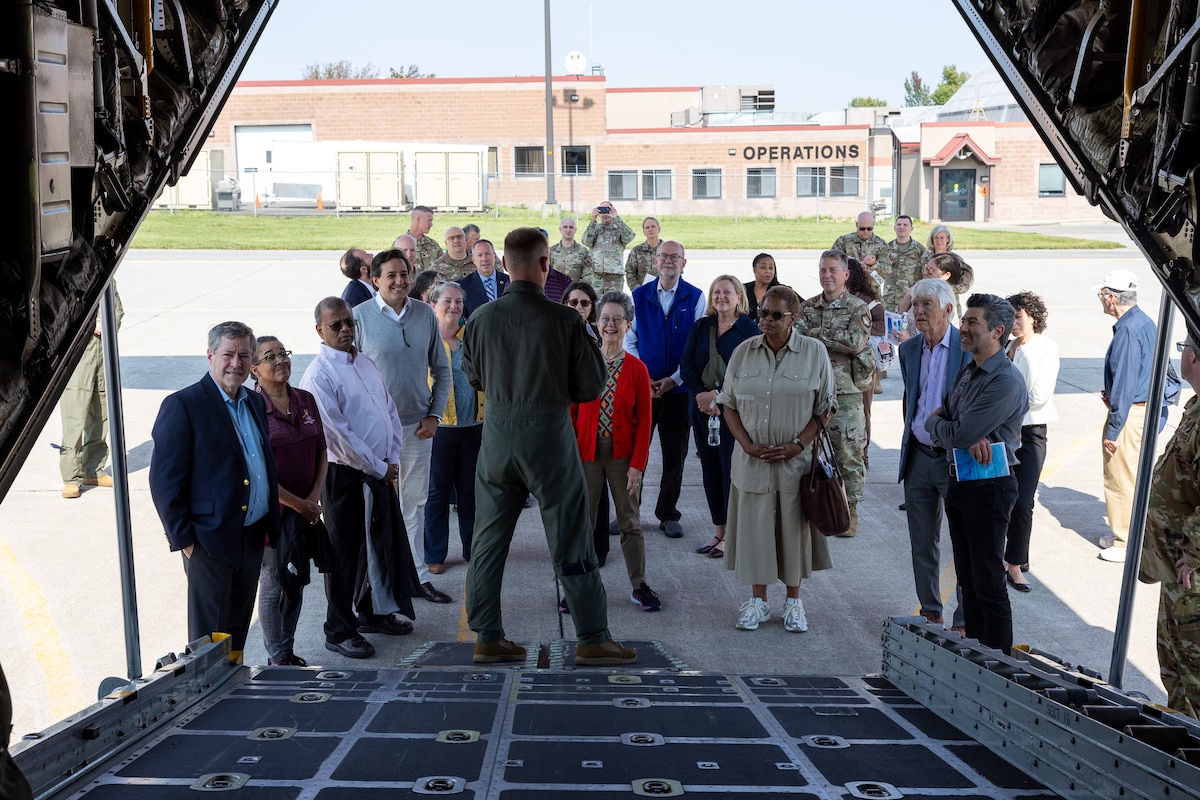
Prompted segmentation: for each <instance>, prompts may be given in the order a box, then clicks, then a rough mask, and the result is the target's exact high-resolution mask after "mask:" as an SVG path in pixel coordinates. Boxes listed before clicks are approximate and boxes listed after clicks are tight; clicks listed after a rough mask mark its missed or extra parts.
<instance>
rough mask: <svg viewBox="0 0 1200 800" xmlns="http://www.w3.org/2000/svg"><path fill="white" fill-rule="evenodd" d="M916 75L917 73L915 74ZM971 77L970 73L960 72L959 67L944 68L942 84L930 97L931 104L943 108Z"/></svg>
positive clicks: (948, 65)
mask: <svg viewBox="0 0 1200 800" xmlns="http://www.w3.org/2000/svg"><path fill="white" fill-rule="evenodd" d="M914 74H915V73H914ZM970 77H971V73H969V72H959V70H958V67H956V66H954V65H953V64H947V65H946V66H944V67H942V82H941V83H939V84H938V86H937V88H936V89H934V90H933V93H932V94H930V95H929V102H930V103H932V104H933V105H935V106H943V105H945V104H946V101H947V100H949V99H950V98H951V97H953V96H954V93H955V92H957V91H958V90H959V88H960V87H961V86H962V85H963V84H964V83H966V82H967V78H970Z"/></svg>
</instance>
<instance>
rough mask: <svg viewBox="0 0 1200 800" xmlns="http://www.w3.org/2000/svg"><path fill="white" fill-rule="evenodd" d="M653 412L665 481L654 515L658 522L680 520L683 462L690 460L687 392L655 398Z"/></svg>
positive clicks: (652, 416) (659, 487)
mask: <svg viewBox="0 0 1200 800" xmlns="http://www.w3.org/2000/svg"><path fill="white" fill-rule="evenodd" d="M650 412H651V414H650V420H651V430H653V429H654V428H657V429H658V446H659V448H660V449H661V450H662V482H661V483H660V484H659V486H658V504H657V505H656V506H655V507H654V516H656V517H658V520H659V522H668V521H675V522H678V521H679V518H680V517H681V516H683V515H682V514H680V513H679V507H678V506H679V491H680V489H681V488H682V486H683V463H684V461H685V460H687V450H688V431H689V429H690V428H691V423H690V421H689V420H690V416H689V415H688V395H687V392H673V393H671V394H668V395H663V396H662V397H657V398H655V399H654V400H653V401H651V404H650Z"/></svg>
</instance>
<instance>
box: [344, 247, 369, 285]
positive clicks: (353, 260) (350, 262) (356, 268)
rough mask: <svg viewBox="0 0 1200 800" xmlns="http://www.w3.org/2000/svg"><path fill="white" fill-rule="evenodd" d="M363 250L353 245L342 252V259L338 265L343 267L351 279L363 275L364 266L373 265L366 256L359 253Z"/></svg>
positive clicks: (345, 273)
mask: <svg viewBox="0 0 1200 800" xmlns="http://www.w3.org/2000/svg"><path fill="white" fill-rule="evenodd" d="M361 252H363V249H362V248H361V247H351V248H350V249H349V250H347V251H346V252H344V253H342V260H341V261H340V262H338V265H339V266H340V267H341V268H342V274H343V275H345V276H346V277H347V278H349V279H350V280H352V281H354V280H358V279H359V278H361V277H362V272H361V270H362V268H363V267H369V266H371V264H370V262H368V261H367V260H366V259H365V258H363V257H362V256H360V255H359V253H361Z"/></svg>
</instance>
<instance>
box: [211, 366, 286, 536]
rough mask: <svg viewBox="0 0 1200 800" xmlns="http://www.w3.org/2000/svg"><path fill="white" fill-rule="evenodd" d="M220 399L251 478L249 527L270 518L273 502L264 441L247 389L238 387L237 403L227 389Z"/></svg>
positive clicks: (247, 507)
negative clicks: (248, 398) (269, 505)
mask: <svg viewBox="0 0 1200 800" xmlns="http://www.w3.org/2000/svg"><path fill="white" fill-rule="evenodd" d="M210 377H211V376H210ZM214 383H215V381H214ZM221 395H222V397H224V398H225V410H226V411H228V412H229V418H230V419H231V420H232V421H233V429H234V430H235V431H237V435H238V441H240V442H241V444H242V457H243V459H244V460H245V462H246V472H247V474H249V476H250V502H249V503H248V504H247V506H246V524H247V525H253V524H254V523H255V522H258V521H259V520H260V519H262V518H263V517H265V516H266V515H267V503H268V502H269V501H270V498H271V486H270V484H269V483H268V482H267V461H266V456H265V455H264V454H263V444H262V438H261V437H260V436H259V432H258V425H256V424H255V422H254V414H253V413H251V411H250V402H249V400H247V399H246V398H247V397H248V396H249V394H248V392H247V391H246V387H245V386H239V387H238V394H237V402H236V403H235V402H234V401H233V400H232V399H230V397H229V395H228V394H226V393H225V390H224V389H221Z"/></svg>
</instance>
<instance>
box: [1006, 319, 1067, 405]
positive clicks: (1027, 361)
mask: <svg viewBox="0 0 1200 800" xmlns="http://www.w3.org/2000/svg"><path fill="white" fill-rule="evenodd" d="M1013 366H1015V367H1016V368H1017V370H1018V371H1019V372H1020V373H1021V376H1022V377H1023V378H1025V385H1026V386H1027V387H1029V411H1027V412H1025V418H1024V419H1022V420H1021V425H1022V426H1024V425H1045V424H1046V423H1047V422H1054V421H1055V420H1057V419H1058V409H1056V408H1055V407H1054V387H1055V386H1056V385H1057V384H1058V345H1056V344H1055V343H1054V342H1053V341H1052V340H1050V339H1047V338H1046V337H1045V336H1043V335H1041V334H1040V333H1035V334H1034V335H1033V337H1032V338H1031V339H1030V340H1029V341H1028V342H1026V343H1025V344H1023V345H1021V346H1020V347H1018V348H1017V351H1016V352H1015V353H1013Z"/></svg>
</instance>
